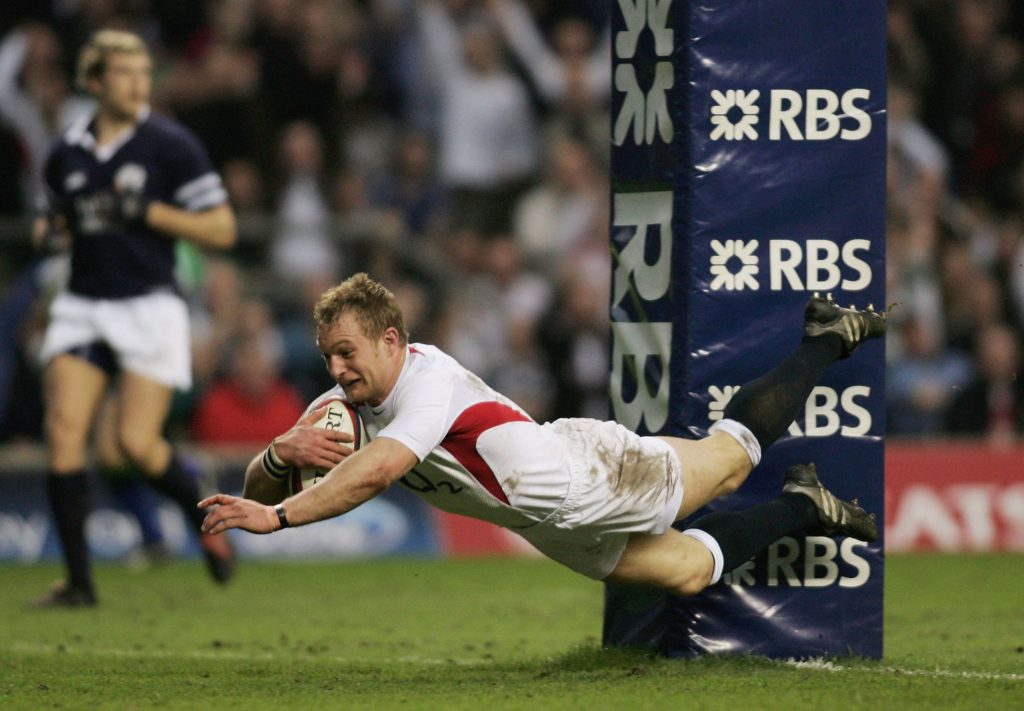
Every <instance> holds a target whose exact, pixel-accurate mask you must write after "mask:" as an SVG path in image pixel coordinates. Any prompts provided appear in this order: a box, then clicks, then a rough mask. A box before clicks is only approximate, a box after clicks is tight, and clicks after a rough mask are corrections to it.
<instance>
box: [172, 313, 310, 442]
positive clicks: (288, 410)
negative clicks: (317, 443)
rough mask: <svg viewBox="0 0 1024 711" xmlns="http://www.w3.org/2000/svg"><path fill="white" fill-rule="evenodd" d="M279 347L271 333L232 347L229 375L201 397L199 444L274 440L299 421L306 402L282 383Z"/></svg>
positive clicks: (254, 335) (197, 416)
mask: <svg viewBox="0 0 1024 711" xmlns="http://www.w3.org/2000/svg"><path fill="white" fill-rule="evenodd" d="M282 356H283V353H282V350H281V341H280V340H279V337H278V334H277V333H276V332H274V331H266V332H264V333H262V334H260V333H250V334H247V335H246V336H244V337H243V338H242V340H241V341H240V342H238V343H237V344H235V345H234V347H233V348H232V350H231V362H230V364H229V366H228V372H227V375H226V376H225V377H223V378H221V379H219V380H218V381H216V382H214V383H213V384H212V385H211V386H210V387H209V388H207V390H206V391H205V392H204V393H203V396H202V397H201V398H200V400H199V404H198V406H197V408H196V414H195V419H194V420H193V423H192V432H193V435H194V437H195V439H196V441H197V442H201V443H203V444H252V443H261V442H264V441H266V440H267V439H268V437H269V439H273V438H274V437H276V436H277V435H278V434H280V433H281V432H283V431H286V430H288V429H290V428H291V427H292V425H294V424H295V422H296V421H297V420H298V419H299V417H301V416H302V411H303V410H304V409H305V406H306V401H305V399H303V396H302V395H301V394H300V393H299V391H298V389H297V388H295V387H294V386H292V385H291V384H290V383H288V382H287V381H285V380H284V379H283V378H282V377H281V363H282Z"/></svg>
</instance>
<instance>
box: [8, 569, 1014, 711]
mask: <svg viewBox="0 0 1024 711" xmlns="http://www.w3.org/2000/svg"><path fill="white" fill-rule="evenodd" d="M58 572H59V571H58V569H57V568H56V567H55V566H38V567H36V566H34V567H23V566H10V565H8V566H3V567H0V580H2V581H3V584H2V585H0V631H2V634H0V708H3V709H5V710H8V709H43V708H65V709H68V708H82V709H106V708H109V709H150V708H154V709H178V708H181V709H198V708H205V707H215V708H239V706H238V705H239V704H241V705H242V706H241V708H277V709H320V708H323V709H350V708H368V709H388V708H402V709H448V708H456V709H481V708H484V709H487V711H491V710H493V709H523V708H543V709H583V708H586V709H634V708H642V709H668V708H686V709H719V708H721V709H745V708H756V709H786V710H787V711H791V710H793V709H823V708H852V709H860V708H876V709H893V708H919V709H932V710H934V709H952V708H959V709H986V710H990V711H996V710H998V709H1022V708H1024V557H1021V556H1012V555H986V556H981V555H978V556H938V555H936V556H890V558H889V560H888V568H887V572H886V581H887V589H886V616H885V620H886V658H885V659H884V660H883V661H881V662H878V661H873V660H860V659H834V660H823V661H821V662H817V663H814V664H809V665H796V664H793V663H785V662H778V661H769V660H765V659H759V658H750V657H716V658H702V659H698V660H692V661H682V660H668V659H661V658H657V657H652V656H650V655H648V654H645V653H643V652H639V651H635V650H602V649H601V648H600V643H599V640H600V634H601V613H602V605H603V589H602V587H601V586H600V585H599V584H596V583H592V582H590V581H587V580H585V579H584V578H581V577H577V576H575V575H573V574H572V573H569V572H567V571H565V570H563V569H562V568H561V567H559V566H558V565H555V564H553V563H549V562H546V561H542V560H518V559H517V560H505V559H501V560H475V561H437V560H395V559H388V560H379V561H365V562H356V563H323V564H307V563H303V564H273V565H272V564H255V563H253V564H249V565H245V566H244V567H243V568H242V569H241V570H240V573H239V576H238V579H237V580H236V581H235V582H234V583H233V584H232V585H230V586H229V587H228V588H226V589H218V588H216V587H214V586H213V585H212V584H211V583H209V582H208V581H207V579H206V577H205V575H204V573H203V571H202V569H201V567H200V565H199V563H198V562H182V563H178V564H173V565H169V566H166V567H162V568H156V569H152V570H149V571H145V572H131V571H128V570H125V569H122V568H118V567H116V566H112V565H107V566H100V567H99V569H98V582H99V586H100V593H101V601H102V605H101V606H100V607H99V608H97V609H95V610H83V611H72V610H67V611H65V610H62V611H45V612H43V611H29V610H27V609H26V606H25V600H26V599H27V598H29V597H32V596H33V595H35V594H37V593H39V592H40V591H41V590H43V589H45V587H46V586H47V585H48V584H49V583H50V582H51V581H52V580H53V579H54V578H56V577H57V575H58Z"/></svg>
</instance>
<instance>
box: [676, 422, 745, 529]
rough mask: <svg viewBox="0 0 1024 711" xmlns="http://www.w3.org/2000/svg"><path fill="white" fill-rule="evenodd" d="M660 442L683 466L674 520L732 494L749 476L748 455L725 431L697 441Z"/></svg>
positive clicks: (681, 439) (677, 439) (677, 438)
mask: <svg viewBox="0 0 1024 711" xmlns="http://www.w3.org/2000/svg"><path fill="white" fill-rule="evenodd" d="M661 439H663V440H664V441H666V442H668V443H669V444H670V445H672V448H673V449H674V450H675V452H676V456H678V457H679V461H680V463H681V464H682V467H683V502H682V504H681V505H680V507H679V513H678V515H677V516H676V520H677V521H678V520H679V519H681V518H685V517H686V516H689V515H690V514H692V513H693V512H694V511H696V510H697V509H699V508H701V507H702V506H704V505H705V504H707V503H708V502H710V501H713V500H715V499H717V498H718V497H719V496H724V495H725V494H729V493H732V492H733V491H735V490H736V489H737V488H738V487H739V485H740V484H742V483H743V482H744V481H745V480H746V478H747V475H748V474H749V473H750V470H751V463H750V455H748V454H747V452H746V450H744V449H743V447H741V446H740V444H739V442H737V441H736V440H735V439H734V438H733V437H732V436H731V435H728V434H726V433H725V432H714V433H712V434H711V435H709V436H707V437H705V438H703V439H696V440H695V439H683V438H681V437H661Z"/></svg>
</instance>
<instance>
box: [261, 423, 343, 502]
mask: <svg viewBox="0 0 1024 711" xmlns="http://www.w3.org/2000/svg"><path fill="white" fill-rule="evenodd" d="M327 407H328V406H327V405H325V406H324V407H321V408H318V409H316V410H313V411H312V412H310V413H309V414H306V415H303V416H302V417H301V418H299V421H298V422H296V423H295V426H294V427H292V428H291V429H290V430H288V431H287V432H285V433H284V434H283V435H281V436H280V437H276V438H275V439H274V441H273V442H271V443H270V446H268V447H267V448H266V449H265V450H263V451H262V452H260V453H259V454H257V455H256V456H255V457H254V458H253V460H252V461H251V462H249V466H248V467H247V468H246V470H245V489H244V491H243V492H242V493H243V496H245V497H246V498H248V499H254V500H256V501H259V502H261V503H264V504H276V503H277V502H279V501H281V500H283V499H284V498H285V497H286V496H288V492H289V488H288V478H289V476H290V475H291V472H292V469H295V468H298V469H302V468H306V467H315V468H317V469H332V468H333V467H334V466H335V465H336V464H338V463H339V462H340V461H342V460H343V459H344V458H345V457H347V456H348V455H350V454H352V447H351V446H350V443H351V442H352V435H350V434H348V433H346V432H341V431H337V430H329V429H325V428H322V427H315V426H314V425H315V423H317V422H319V421H320V419H321V418H322V417H323V416H324V413H325V412H327Z"/></svg>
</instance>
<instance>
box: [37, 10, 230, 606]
mask: <svg viewBox="0 0 1024 711" xmlns="http://www.w3.org/2000/svg"><path fill="white" fill-rule="evenodd" d="M151 75H152V61H151V59H150V55H149V52H148V50H147V48H146V46H145V44H144V43H143V42H142V40H141V39H140V38H139V37H138V36H136V35H134V34H131V33H128V32H120V31H112V30H103V31H100V32H97V33H96V34H95V35H93V37H92V38H91V39H90V41H89V42H88V44H87V45H86V46H85V47H84V48H83V49H82V51H81V53H80V55H79V57H78V67H77V81H78V84H79V86H80V87H81V88H82V89H84V90H86V91H88V92H89V93H90V94H92V95H93V96H94V97H95V99H96V101H97V109H96V112H95V113H94V114H93V115H90V116H87V117H85V118H84V119H83V120H81V121H80V122H78V123H77V124H75V125H73V126H72V127H71V128H70V129H69V130H68V132H67V133H66V134H65V135H64V136H63V137H62V138H61V140H60V141H58V143H57V145H56V146H55V147H54V148H53V150H52V152H51V154H50V156H49V159H48V160H47V163H46V168H45V180H46V185H47V188H48V191H49V196H50V200H51V202H50V206H49V212H48V215H47V216H46V217H44V218H40V219H39V220H37V222H36V225H35V229H34V235H33V236H34V238H35V239H36V240H37V241H42V240H46V239H50V238H52V237H53V235H54V234H58V233H61V232H65V233H67V234H68V235H70V238H71V245H72V246H71V278H70V281H69V284H68V287H67V289H66V290H65V291H63V292H61V293H60V294H58V296H57V297H56V298H55V299H54V301H53V304H52V306H51V308H50V323H49V326H48V328H47V332H46V336H45V340H44V343H43V349H42V357H43V359H44V361H46V372H45V399H46V422H45V430H46V440H47V446H48V472H47V480H46V487H47V493H48V495H49V499H50V504H51V506H52V508H53V513H54V517H55V519H56V524H57V530H58V534H59V537H60V541H61V544H62V546H63V550H64V558H65V563H66V565H67V579H66V580H65V581H62V582H61V583H58V584H57V585H56V586H55V587H54V588H53V589H52V590H51V591H50V592H49V593H47V594H46V595H44V596H43V597H41V598H39V599H38V600H37V601H36V603H37V604H38V605H40V606H48V607H52V606H70V607H76V606H91V605H94V604H96V592H95V588H94V585H93V581H92V574H91V569H90V564H89V552H88V546H87V544H86V539H85V519H86V515H87V514H88V510H89V503H88V485H87V481H86V474H85V465H86V442H87V438H88V435H89V431H90V429H91V427H92V424H93V421H94V420H95V417H96V413H97V410H98V408H99V405H100V403H101V401H102V400H103V397H104V395H105V393H106V392H107V390H108V386H109V385H110V384H111V382H112V379H113V378H114V377H117V381H118V382H117V385H118V387H117V395H116V397H117V408H116V409H117V425H116V432H117V441H118V444H119V446H120V449H121V451H122V453H123V455H124V457H125V459H127V460H128V462H130V463H131V464H132V465H133V466H134V467H136V468H137V469H138V470H140V471H141V472H143V473H144V474H145V475H146V477H147V480H148V481H149V482H150V483H151V484H152V485H153V486H154V487H155V488H156V489H157V490H158V491H160V492H162V493H163V494H165V495H167V496H169V497H170V498H171V499H173V500H174V501H175V502H177V503H178V504H179V505H180V506H181V507H182V509H183V510H184V511H186V512H187V513H186V516H187V518H188V519H189V520H190V521H191V522H192V523H193V525H194V526H195V528H196V531H197V532H198V531H199V527H200V524H201V522H202V515H201V512H198V511H197V510H196V507H195V504H196V502H197V501H198V500H199V492H198V488H197V483H196V481H195V478H194V477H193V476H191V475H190V474H189V473H187V472H186V471H185V469H184V468H183V467H182V465H181V461H180V459H179V457H178V456H177V455H176V454H175V453H174V450H173V448H172V447H171V444H170V443H169V442H168V441H167V440H166V439H164V437H163V435H162V430H163V427H164V422H165V420H166V418H167V414H168V411H169V408H170V403H171V395H172V391H173V390H174V389H175V388H178V389H187V388H189V387H191V380H192V374H191V355H190V333H189V322H188V312H187V310H186V305H185V302H184V300H183V299H182V297H181V295H180V293H179V289H178V286H177V284H176V282H175V278H174V243H175V238H183V239H186V240H189V241H190V242H192V243H194V244H196V245H198V246H200V247H215V248H225V247H230V246H231V245H232V244H233V243H234V241H235V217H234V213H233V211H232V210H231V208H230V206H229V205H228V203H227V193H226V192H225V190H224V187H223V185H222V183H221V179H220V176H219V175H218V174H217V173H216V171H215V170H214V169H213V166H212V164H211V162H210V159H209V157H208V156H207V154H206V151H205V150H204V148H203V147H202V145H201V144H200V143H199V141H198V140H197V139H196V138H195V137H194V136H193V135H192V134H191V133H189V132H188V130H186V129H185V128H184V127H182V126H180V125H179V124H177V123H175V122H174V121H172V120H170V119H168V118H166V117H163V116H159V115H157V114H154V113H152V112H151V111H150V109H149V98H150V89H151V84H152V78H151ZM221 538H222V540H218V539H217V538H216V537H214V536H210V535H209V534H200V543H201V546H202V549H203V553H204V555H205V557H206V561H207V564H208V567H209V570H210V573H211V575H212V576H213V578H214V579H215V580H216V581H217V582H219V583H224V582H226V581H227V580H228V579H229V578H230V577H231V575H232V572H233V569H234V557H233V553H232V551H231V547H230V545H228V543H227V541H226V539H223V537H221Z"/></svg>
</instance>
